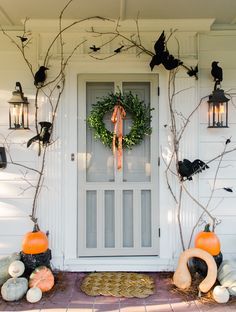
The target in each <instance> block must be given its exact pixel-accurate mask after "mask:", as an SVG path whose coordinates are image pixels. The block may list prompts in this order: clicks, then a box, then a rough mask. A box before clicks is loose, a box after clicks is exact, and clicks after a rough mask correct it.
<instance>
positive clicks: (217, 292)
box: [212, 286, 229, 303]
mask: <svg viewBox="0 0 236 312" xmlns="http://www.w3.org/2000/svg"><path fill="white" fill-rule="evenodd" d="M212 296H213V298H214V299H215V301H216V302H218V303H226V302H228V301H229V292H228V290H227V288H226V287H223V286H216V287H215V288H214V289H213V292H212Z"/></svg>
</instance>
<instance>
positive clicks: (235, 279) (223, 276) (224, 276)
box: [217, 260, 236, 296]
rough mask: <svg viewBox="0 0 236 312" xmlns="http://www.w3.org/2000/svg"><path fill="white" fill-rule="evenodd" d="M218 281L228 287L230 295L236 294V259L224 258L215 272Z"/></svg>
mask: <svg viewBox="0 0 236 312" xmlns="http://www.w3.org/2000/svg"><path fill="white" fill-rule="evenodd" d="M217 278H218V281H219V282H220V284H221V285H222V286H224V287H228V290H229V292H230V294H231V295H233V296H236V261H235V260H224V261H223V262H222V263H221V265H220V267H219V269H218V274H217Z"/></svg>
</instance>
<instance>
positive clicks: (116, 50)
mask: <svg viewBox="0 0 236 312" xmlns="http://www.w3.org/2000/svg"><path fill="white" fill-rule="evenodd" d="M123 48H124V46H123V45H122V46H120V47H119V48H117V49H115V50H114V52H115V53H120V52H121V50H122V49H123Z"/></svg>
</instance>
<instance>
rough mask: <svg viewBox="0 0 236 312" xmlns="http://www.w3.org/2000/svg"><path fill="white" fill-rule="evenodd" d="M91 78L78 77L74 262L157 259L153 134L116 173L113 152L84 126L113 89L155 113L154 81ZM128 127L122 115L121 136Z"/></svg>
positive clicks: (129, 120) (125, 154) (127, 155)
mask: <svg viewBox="0 0 236 312" xmlns="http://www.w3.org/2000/svg"><path fill="white" fill-rule="evenodd" d="M94 77H95V76H80V79H79V86H78V88H79V98H80V102H79V106H78V113H79V124H78V138H79V139H78V155H79V157H78V159H79V163H78V257H82V256H125V255H127V256H128V255H132V256H139V255H157V254H158V239H159V238H158V235H157V234H158V224H159V220H158V219H159V218H158V183H157V182H158V166H157V158H158V154H157V151H158V148H157V146H158V135H157V133H152V135H151V136H147V137H145V139H144V140H143V141H142V142H141V144H140V145H137V146H135V147H134V148H133V149H132V150H124V151H123V168H122V170H119V171H118V170H117V169H116V168H115V166H114V159H113V154H112V151H111V150H110V149H109V148H107V147H104V145H103V144H102V143H101V142H100V141H96V140H94V136H93V132H92V131H91V129H89V127H88V126H87V125H86V118H87V117H88V115H89V113H90V110H91V108H92V104H94V103H96V102H97V100H98V99H99V98H102V97H103V96H107V95H108V94H109V93H111V92H116V91H117V87H119V89H120V90H121V91H122V92H130V91H131V92H132V93H134V94H137V95H138V97H139V98H140V100H142V101H143V102H144V103H145V105H152V106H155V109H156V110H157V105H156V104H157V100H158V98H157V93H155V92H154V90H156V88H157V77H156V76H155V77H154V76H151V75H148V76H146V75H145V77H144V76H143V77H142V75H138V76H130V75H125V76H123V75H122V77H121V76H120V75H113V76H106V75H103V76H102V75H101V76H99V75H97V76H96V78H94ZM121 78H122V79H121ZM142 78H143V79H142ZM154 78H155V79H154ZM111 115H112V112H110V113H108V114H106V115H105V116H104V123H105V125H106V127H107V128H108V129H109V130H110V131H112V130H113V125H112V122H111V120H110V118H111ZM152 122H155V123H157V111H156V112H155V114H152ZM131 125H132V116H131V114H127V117H126V119H125V120H124V125H123V126H124V133H125V134H126V133H128V132H129V131H130V127H131ZM83 163H84V165H83ZM151 168H152V169H151Z"/></svg>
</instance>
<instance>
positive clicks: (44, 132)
mask: <svg viewBox="0 0 236 312" xmlns="http://www.w3.org/2000/svg"><path fill="white" fill-rule="evenodd" d="M39 125H40V127H41V129H40V132H39V134H38V135H36V136H34V137H33V138H31V139H30V140H29V141H28V142H27V147H29V146H30V145H31V144H32V143H33V142H36V141H40V142H42V143H43V145H45V144H47V143H49V140H50V136H51V129H52V123H51V122H48V121H41V122H39Z"/></svg>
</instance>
